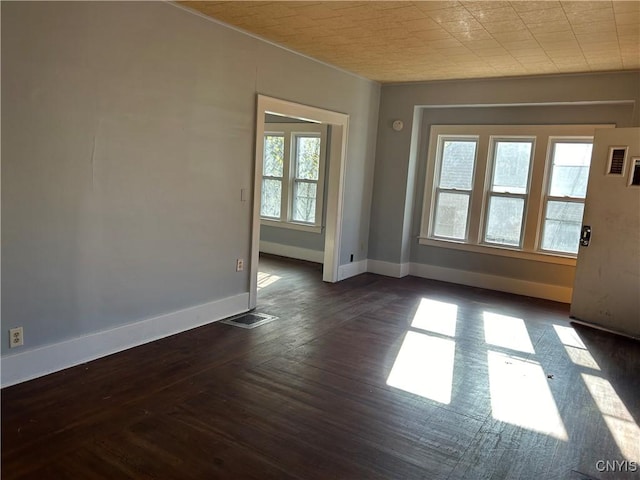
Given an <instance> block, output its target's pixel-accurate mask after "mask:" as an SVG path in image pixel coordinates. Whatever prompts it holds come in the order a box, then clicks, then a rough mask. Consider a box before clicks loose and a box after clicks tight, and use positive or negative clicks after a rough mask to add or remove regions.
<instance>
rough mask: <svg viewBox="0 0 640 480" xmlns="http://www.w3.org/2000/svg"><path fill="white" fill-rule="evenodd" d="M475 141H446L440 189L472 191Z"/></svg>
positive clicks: (443, 148) (443, 150)
mask: <svg viewBox="0 0 640 480" xmlns="http://www.w3.org/2000/svg"><path fill="white" fill-rule="evenodd" d="M475 158H476V142H475V141H459V140H445V142H444V144H443V146H442V163H441V165H440V184H439V186H440V188H458V189H463V190H471V186H472V184H473V163H474V161H475Z"/></svg>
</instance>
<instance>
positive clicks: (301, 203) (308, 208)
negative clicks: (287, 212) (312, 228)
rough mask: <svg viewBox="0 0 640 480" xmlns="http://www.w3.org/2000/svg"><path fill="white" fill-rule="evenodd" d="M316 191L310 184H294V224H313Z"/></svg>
mask: <svg viewBox="0 0 640 480" xmlns="http://www.w3.org/2000/svg"><path fill="white" fill-rule="evenodd" d="M316 189H317V185H316V184H315V183H310V182H296V183H295V186H294V192H293V219H294V220H295V221H296V222H306V223H315V221H316Z"/></svg>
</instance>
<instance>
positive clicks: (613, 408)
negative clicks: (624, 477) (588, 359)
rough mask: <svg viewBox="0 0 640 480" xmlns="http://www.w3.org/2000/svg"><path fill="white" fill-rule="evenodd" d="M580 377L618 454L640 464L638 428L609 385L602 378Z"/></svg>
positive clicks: (585, 375) (592, 376)
mask: <svg viewBox="0 0 640 480" xmlns="http://www.w3.org/2000/svg"><path fill="white" fill-rule="evenodd" d="M581 375H582V379H583V380H584V383H585V384H586V385H587V389H588V390H589V393H590V394H591V396H592V397H593V400H594V401H595V402H596V405H597V406H598V409H599V410H600V413H601V414H602V418H604V421H605V423H606V424H607V427H608V428H609V431H610V432H611V436H612V437H613V439H614V440H615V442H616V444H617V445H618V448H619V449H620V453H622V455H624V457H625V458H626V459H627V460H629V461H632V462H640V427H638V425H637V424H636V422H635V421H634V419H633V417H632V416H631V413H629V410H628V409H627V407H626V406H625V404H624V403H623V402H622V400H621V399H620V397H619V396H618V394H617V392H616V391H615V389H614V388H613V386H612V385H611V383H609V381H608V380H606V379H604V378H602V377H597V376H594V375H589V374H586V373H583V374H581Z"/></svg>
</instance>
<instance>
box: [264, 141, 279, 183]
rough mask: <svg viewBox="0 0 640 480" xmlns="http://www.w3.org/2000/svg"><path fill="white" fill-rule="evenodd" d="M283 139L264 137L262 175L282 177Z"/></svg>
mask: <svg viewBox="0 0 640 480" xmlns="http://www.w3.org/2000/svg"><path fill="white" fill-rule="evenodd" d="M283 167H284V137H282V136H276V135H265V137H264V165H263V172H264V173H263V175H266V176H268V177H282V175H283V172H284V169H283Z"/></svg>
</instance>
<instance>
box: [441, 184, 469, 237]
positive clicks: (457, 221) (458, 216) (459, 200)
mask: <svg viewBox="0 0 640 480" xmlns="http://www.w3.org/2000/svg"><path fill="white" fill-rule="evenodd" d="M468 213H469V194H466V193H449V192H442V193H440V194H439V195H438V204H437V207H436V218H435V222H434V227H433V234H434V235H435V236H437V237H446V238H455V239H458V240H464V239H465V238H466V237H467V215H468Z"/></svg>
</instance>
